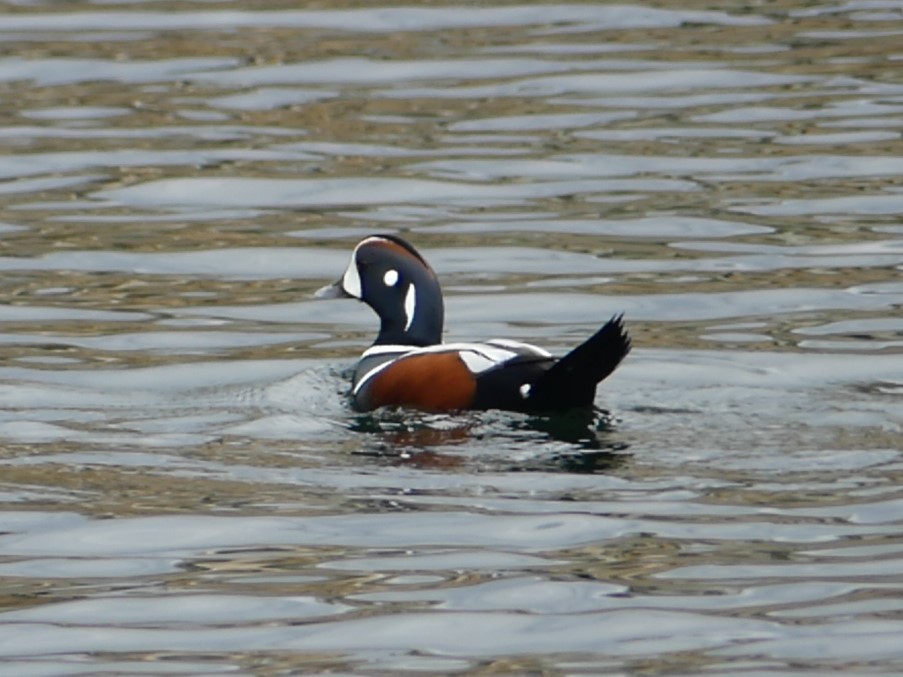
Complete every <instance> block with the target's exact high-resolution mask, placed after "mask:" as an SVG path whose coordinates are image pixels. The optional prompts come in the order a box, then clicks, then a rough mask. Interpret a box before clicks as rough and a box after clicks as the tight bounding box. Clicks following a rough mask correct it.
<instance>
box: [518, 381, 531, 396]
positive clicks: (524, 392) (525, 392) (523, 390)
mask: <svg viewBox="0 0 903 677" xmlns="http://www.w3.org/2000/svg"><path fill="white" fill-rule="evenodd" d="M518 390H519V391H520V396H521V397H522V398H524V399H527V398H528V397H530V384H529V383H524V384H523V385H522V386H521V387H520V388H519V389H518Z"/></svg>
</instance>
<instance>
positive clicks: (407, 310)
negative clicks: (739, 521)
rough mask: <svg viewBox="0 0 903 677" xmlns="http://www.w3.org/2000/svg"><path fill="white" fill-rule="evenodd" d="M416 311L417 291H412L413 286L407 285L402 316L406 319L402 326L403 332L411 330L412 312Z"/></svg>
mask: <svg viewBox="0 0 903 677" xmlns="http://www.w3.org/2000/svg"><path fill="white" fill-rule="evenodd" d="M416 310H417V290H416V289H414V285H409V286H408V292H407V294H405V295H404V315H405V317H406V318H407V322H406V323H405V325H404V330H405V331H407V330H408V329H410V328H411V324H412V323H413V322H414V312H415V311H416Z"/></svg>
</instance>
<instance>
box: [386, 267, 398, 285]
mask: <svg viewBox="0 0 903 677" xmlns="http://www.w3.org/2000/svg"><path fill="white" fill-rule="evenodd" d="M383 282H385V283H386V286H387V287H394V286H395V285H396V284H398V271H397V270H394V269H391V268H390V269H389V270H387V271H386V273H385V275H383Z"/></svg>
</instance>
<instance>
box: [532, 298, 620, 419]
mask: <svg viewBox="0 0 903 677" xmlns="http://www.w3.org/2000/svg"><path fill="white" fill-rule="evenodd" d="M623 318H624V316H623V315H617V316H615V317H613V318H612V319H610V320H609V321H608V322H607V323H606V324H605V326H603V327H602V328H601V329H600V330H599V331H597V332H596V333H595V334H593V335H592V336H590V337H589V338H588V339H587V340H586V341H584V342H583V343H581V344H580V345H579V346H577V347H576V348H574V349H573V350H572V351H571V352H569V353H568V354H567V355H565V356H564V357H562V358H561V359H560V360H558V362H556V363H555V364H554V365H552V367H551V368H550V369H549V370H548V371H546V372H545V373H543V374H542V376H540V377H539V378H538V379H537V380H536V381H535V382H534V383H533V387H532V389H531V391H530V405H531V407H535V408H536V409H538V410H548V411H564V410H567V409H573V408H576V407H588V406H590V405H592V403H593V399H594V398H595V395H596V386H597V385H598V384H599V383H600V382H601V381H602V380H603V379H605V378H606V377H607V376H609V375H610V374H611V373H612V372H613V371H614V370H615V368H616V367H617V366H618V365H619V364H620V363H621V360H623V359H624V358H625V357H626V356H627V353H629V352H630V336H629V335H628V334H627V330H626V329H624V321H623Z"/></svg>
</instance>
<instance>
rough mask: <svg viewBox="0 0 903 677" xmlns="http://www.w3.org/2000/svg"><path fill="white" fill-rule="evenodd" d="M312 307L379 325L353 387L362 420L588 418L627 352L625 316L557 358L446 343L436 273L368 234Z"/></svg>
mask: <svg viewBox="0 0 903 677" xmlns="http://www.w3.org/2000/svg"><path fill="white" fill-rule="evenodd" d="M316 296H317V297H319V298H350V299H356V300H358V301H360V302H363V303H365V304H366V305H368V306H369V307H370V308H371V309H373V311H374V312H375V313H376V315H377V316H378V317H379V321H380V326H379V332H378V333H377V335H376V339H375V340H374V342H373V344H372V345H371V346H370V347H369V348H367V349H366V350H365V351H364V352H363V354H362V355H361V357H360V359H359V361H358V363H357V366H356V367H355V370H354V375H353V377H352V381H351V404H352V406H353V408H354V409H355V410H357V411H359V412H369V411H373V410H375V409H379V408H381V407H399V408H410V409H416V410H420V411H424V412H431V413H443V412H455V411H465V410H490V409H500V410H508V411H517V412H523V413H527V414H556V413H565V412H567V411H570V410H574V409H584V410H586V409H590V408H592V407H593V402H594V399H595V396H596V388H597V386H598V384H599V383H600V382H601V381H603V380H604V379H605V378H607V377H608V376H609V375H610V374H611V373H612V372H614V370H615V369H616V368H617V366H618V365H619V364H620V363H621V361H622V360H623V359H624V358H625V357H626V356H627V354H628V353H629V352H630V349H631V341H630V336H629V334H628V332H627V330H626V329H625V327H624V321H623V314H621V315H616V316H614V317H612V318H611V319H610V320H609V321H608V322H606V323H605V324H604V325H602V327H601V328H600V329H599V330H598V331H596V332H595V333H594V334H593V335H592V336H590V337H589V338H588V339H586V340H585V341H584V342H583V343H581V344H580V345H578V346H577V347H575V348H574V349H573V350H571V351H569V352H568V353H567V354H565V355H564V356H563V357H560V358H559V357H554V356H553V355H552V354H551V353H550V352H548V351H547V350H544V349H543V348H540V347H538V346H534V345H531V344H529V343H524V342H521V341H515V340H511V339H490V340H487V341H481V342H461V343H443V341H442V332H443V326H444V322H445V307H444V303H443V298H442V288H441V286H440V284H439V279H438V277H437V276H436V273H435V271H434V270H433V268H432V267H431V266H430V265H429V263H427V261H426V259H424V257H423V256H422V255H421V254H420V252H418V251H417V249H415V248H414V246H413V245H411V244H410V243H409V242H408V241H406V240H404V239H403V238H401V237H398V236H397V235H383V234H380V235H371V236H369V237H365V238H364V239H363V240H361V241H360V242H359V243H358V244H357V245H356V246H355V247H354V250H353V251H352V253H351V261H350V262H349V264H348V267H347V269H346V270H345V272H344V274H343V275H342V276H341V277H340V278H339V279H338V280H337V281H336V282H335V283H334V284H331V285H327V286H326V287H323V288H322V289H320V290H319V291H318V292H316Z"/></svg>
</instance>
